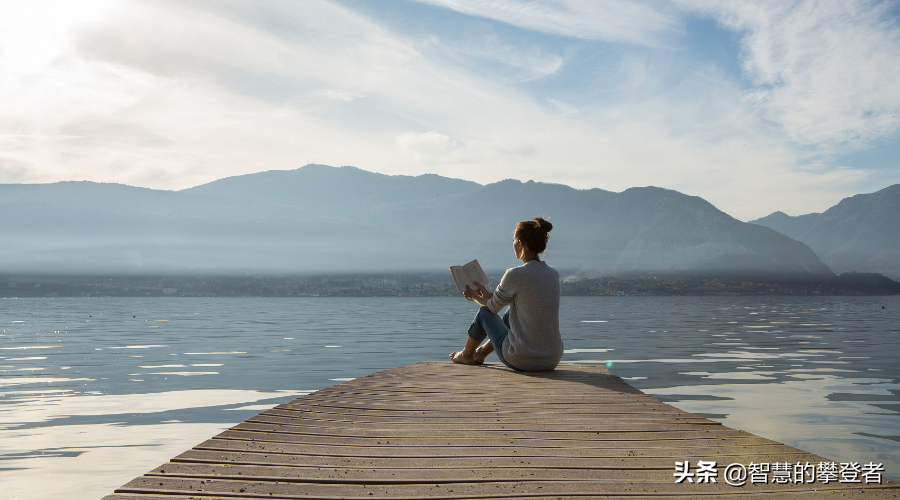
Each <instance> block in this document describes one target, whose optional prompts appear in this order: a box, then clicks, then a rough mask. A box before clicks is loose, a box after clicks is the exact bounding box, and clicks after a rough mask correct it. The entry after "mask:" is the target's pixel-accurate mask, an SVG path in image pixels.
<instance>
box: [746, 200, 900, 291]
mask: <svg viewBox="0 0 900 500" xmlns="http://www.w3.org/2000/svg"><path fill="white" fill-rule="evenodd" d="M751 222H752V223H754V224H759V225H761V226H766V227H769V228H772V229H774V230H776V231H778V232H780V233H782V234H784V235H787V236H790V237H791V238H794V239H795V240H798V241H802V242H803V243H806V244H807V245H809V246H810V248H812V249H813V251H815V252H816V254H817V255H818V256H819V257H821V258H822V260H823V261H824V262H825V263H826V264H828V266H829V267H830V268H831V269H832V270H833V271H834V272H836V273H845V272H851V271H853V272H878V273H881V274H884V275H885V276H888V277H890V278H893V279H895V280H900V184H894V185H893V186H890V187H887V188H884V189H882V190H881V191H878V192H876V193H871V194H858V195H856V196H851V197H849V198H844V199H843V200H841V202H840V203H838V204H837V205H835V206H833V207H831V208H829V209H828V210H826V211H825V212H823V213H820V214H819V213H813V214H806V215H800V216H797V217H791V216H790V215H786V214H784V213H783V212H775V213H773V214H771V215H768V216H766V217H763V218H761V219H757V220H755V221H751Z"/></svg>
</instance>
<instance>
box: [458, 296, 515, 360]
mask: <svg viewBox="0 0 900 500" xmlns="http://www.w3.org/2000/svg"><path fill="white" fill-rule="evenodd" d="M507 335H509V311H506V314H504V315H503V319H500V315H498V314H494V313H492V312H491V310H490V309H488V308H487V307H482V308H481V309H479V310H478V314H476V315H475V320H474V321H472V326H470V327H469V337H471V338H473V339H475V340H477V341H478V342H479V343H481V342H482V341H483V340H484V338H485V337H490V339H491V345H493V346H494V353H495V354H497V357H498V358H500V362H502V363H503V364H504V365H506V366H508V367H510V368H512V369H513V370H518V368H516V367H515V366H513V365H511V364H509V362H507V361H506V360H505V359H503V341H504V340H506V336H507Z"/></svg>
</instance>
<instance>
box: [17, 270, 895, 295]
mask: <svg viewBox="0 0 900 500" xmlns="http://www.w3.org/2000/svg"><path fill="white" fill-rule="evenodd" d="M489 277H490V280H491V284H492V285H494V286H496V284H497V283H498V282H499V281H500V278H501V275H499V274H496V275H495V274H491V273H489ZM561 292H562V295H564V296H623V295H626V296H632V295H646V296H689V295H698V296H710V295H785V296H801V295H826V296H848V295H896V294H900V283H897V282H895V281H893V280H890V279H889V278H886V277H884V276H882V275H879V274H875V273H846V274H843V275H840V276H838V277H834V278H832V277H827V276H822V277H809V276H804V277H791V276H781V277H779V276H743V277H742V276H731V277H721V276H720V277H700V276H697V277H691V276H600V277H573V276H570V277H566V278H564V279H562V280H561ZM455 295H459V290H458V289H457V288H456V286H455V284H454V283H453V281H452V279H450V276H449V273H445V272H434V273H390V274H341V275H319V276H285V275H282V276H266V275H249V274H248V275H244V276H53V275H37V276H35V275H30V276H29V275H25V276H12V275H6V276H4V275H0V297H2V298H26V297H28V298H53V297H431V296H455Z"/></svg>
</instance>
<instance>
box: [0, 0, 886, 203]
mask: <svg viewBox="0 0 900 500" xmlns="http://www.w3.org/2000/svg"><path fill="white" fill-rule="evenodd" d="M64 3H65V2H64ZM16 5H19V4H16ZM22 5H25V6H26V7H22V8H23V9H26V8H30V7H27V6H28V5H30V4H27V3H23V4H22ZM86 5H87V4H86ZM90 5H94V4H90ZM253 5H255V4H245V3H240V2H236V3H219V2H216V3H209V4H204V3H194V4H191V3H189V4H185V3H178V2H173V3H169V2H127V1H123V2H115V3H110V4H105V3H98V4H96V5H95V7H96V9H95V10H92V11H90V12H87V13H80V14H79V15H80V16H81V17H79V18H77V19H76V21H73V22H72V23H69V24H65V23H63V24H59V25H53V26H51V27H49V28H46V29H44V28H42V29H43V31H41V30H38V31H39V32H40V33H41V36H40V37H38V38H39V39H41V40H43V39H45V38H46V39H47V40H53V41H54V42H53V43H52V44H50V45H48V46H46V47H44V48H43V49H41V50H42V52H41V54H43V55H42V56H41V57H40V58H38V59H39V61H40V62H39V63H37V62H36V63H28V64H24V63H23V64H20V65H18V66H15V65H10V64H8V63H7V62H8V61H28V60H29V58H28V57H27V53H28V50H26V49H24V48H23V47H24V46H22V45H15V44H10V43H7V42H4V43H3V44H0V93H2V94H3V95H4V97H5V98H6V101H5V103H4V106H3V107H2V109H0V182H47V181H56V180H66V179H75V180H81V179H91V180H97V181H107V180H112V181H116V182H123V183H127V184H132V185H140V186H145V187H156V188H164V189H180V188H185V187H189V186H193V185H197V184H200V183H204V182H209V181H211V180H214V179H218V178H222V177H226V176H230V175H239V174H245V173H250V172H256V171H263V170H270V169H290V168H297V167H299V166H302V165H305V164H306V163H310V162H312V163H324V164H330V165H336V166H337V165H354V166H357V167H360V168H363V169H367V170H374V171H378V172H382V173H386V174H405V175H418V174H422V173H425V172H431V173H437V174H440V175H445V176H449V177H455V178H466V179H470V180H475V181H477V182H482V183H487V182H494V181H498V180H501V179H505V178H517V179H522V180H527V179H534V180H539V181H547V182H561V183H567V184H570V185H573V186H576V187H579V188H592V187H601V188H604V189H611V190H622V189H627V188H629V187H632V186H635V185H659V186H663V187H669V188H673V189H679V190H682V191H684V192H686V193H689V194H694V195H699V196H703V197H705V198H707V199H709V200H710V201H712V202H713V203H714V204H716V205H717V206H719V207H720V208H722V209H724V210H726V211H727V212H729V213H731V214H732V215H735V216H738V217H741V218H744V219H750V218H756V217H759V216H762V215H766V214H767V213H770V212H772V211H774V210H783V211H786V212H791V213H803V212H809V211H814V210H822V209H824V208H827V207H828V206H830V205H832V204H834V203H835V202H836V201H837V200H838V199H840V197H842V196H845V195H847V194H852V193H853V191H852V189H855V187H856V186H859V185H863V184H865V182H871V178H872V177H871V175H870V174H869V173H867V172H864V171H860V170H850V169H842V168H835V166H834V165H831V164H829V163H828V162H827V161H825V160H823V159H822V158H817V157H814V156H812V155H810V153H809V150H810V149H813V147H814V146H817V145H818V144H821V143H816V142H814V141H816V140H820V139H817V137H819V135H817V134H824V135H823V137H825V138H826V139H824V140H826V141H832V142H831V143H834V144H843V143H842V142H841V141H846V139H842V138H841V137H843V135H841V134H843V133H844V132H840V131H838V132H834V130H837V129H835V128H834V126H835V125H834V124H837V125H841V124H842V123H843V124H844V125H846V124H848V123H850V122H849V121H847V120H845V121H843V122H842V121H840V120H837V121H835V120H834V119H832V114H835V116H837V117H840V116H841V113H844V112H845V111H846V110H845V103H844V102H843V100H842V98H839V97H836V95H838V94H840V92H847V95H846V96H845V99H846V100H848V101H853V102H856V101H858V100H862V101H865V100H867V99H870V98H869V97H867V96H857V95H856V94H853V93H852V92H851V91H849V90H846V91H845V90H841V91H840V92H838V91H836V90H835V91H826V90H828V89H832V88H834V85H828V86H824V87H823V88H824V89H825V90H816V89H818V87H816V89H813V90H814V92H813V93H812V94H810V96H811V97H810V98H809V99H810V100H809V102H808V104H805V106H809V107H811V111H809V112H800V111H796V110H794V111H792V109H793V108H790V106H789V104H790V102H789V101H790V99H789V97H790V96H791V95H792V94H790V92H798V91H799V90H797V89H799V88H801V87H799V86H798V85H799V84H796V83H790V82H794V80H796V78H798V77H795V76H790V77H789V78H788V77H785V76H778V75H795V74H799V73H800V72H801V71H800V70H797V69H791V70H790V71H789V70H787V69H783V68H789V69H790V68H792V67H793V66H790V64H789V63H791V61H792V59H790V58H786V56H784V57H782V56H781V55H779V56H778V57H781V59H779V58H778V57H774V56H773V57H769V59H772V60H776V62H777V61H781V62H778V64H775V63H768V65H765V64H763V63H765V62H766V61H767V60H768V59H766V57H763V56H762V55H760V56H753V54H757V53H758V54H765V51H764V50H762V49H753V50H751V48H752V47H756V45H753V44H751V41H752V39H753V37H754V36H757V35H754V33H756V32H757V31H760V30H762V29H763V28H760V27H756V28H752V29H751V27H752V26H757V25H765V24H766V23H768V22H769V21H766V19H768V18H766V17H765V16H764V14H765V15H773V16H775V18H774V19H775V20H776V21H777V20H778V19H781V18H780V17H778V16H779V15H781V14H778V12H781V11H777V9H774V7H772V8H770V10H767V11H765V12H763V13H762V14H758V18H752V16H750V15H749V14H741V15H742V16H744V17H741V18H740V19H746V20H745V21H740V22H738V21H734V20H730V19H731V18H726V17H727V16H726V14H727V15H731V14H728V13H727V12H724V10H723V11H722V12H720V11H719V10H715V11H713V10H714V6H713V7H708V6H704V5H697V4H691V5H690V6H688V7H685V9H689V10H690V11H691V12H700V13H702V15H709V16H716V19H721V22H722V23H731V24H727V25H728V26H731V27H732V28H731V29H734V30H739V31H740V33H743V34H744V35H743V36H744V38H742V40H744V41H745V44H744V46H745V47H749V48H745V51H746V54H747V55H746V56H745V57H746V61H748V63H747V64H749V61H756V60H757V59H758V60H759V61H761V62H760V63H759V64H758V66H760V67H765V68H776V69H777V68H782V69H780V70H765V71H763V70H762V69H760V70H753V71H756V72H758V73H759V74H760V75H776V76H765V78H763V77H762V76H761V77H759V79H758V80H753V83H752V86H751V87H750V88H749V91H750V92H749V93H748V86H747V82H742V81H738V80H736V79H735V78H734V76H733V75H729V74H726V73H725V72H723V71H722V70H720V69H719V68H717V67H715V65H713V64H700V63H697V62H696V60H695V59H692V58H691V57H690V56H689V55H687V54H685V53H684V52H685V51H683V50H681V49H678V50H676V49H671V48H666V47H664V45H665V43H667V41H669V40H670V39H671V38H672V37H677V35H678V33H679V30H680V29H682V28H681V26H682V24H681V23H682V22H683V20H682V18H683V17H684V15H685V14H684V13H683V12H682V13H674V14H673V13H669V12H657V11H654V10H652V8H651V7H652V6H653V5H655V4H633V5H632V4H628V5H626V4H622V3H618V2H611V3H605V4H602V5H603V7H602V8H601V7H595V4H594V3H578V2H556V3H548V4H531V3H521V2H519V3H510V2H493V3H490V4H488V3H477V2H473V3H461V2H458V3H453V4H452V5H450V4H446V5H450V6H451V7H452V8H456V9H457V10H460V11H467V12H468V11H471V12H475V11H477V12H482V13H483V16H481V17H480V18H479V19H475V20H467V21H466V22H465V23H462V24H461V26H463V27H464V29H461V30H460V32H459V33H451V34H447V33H444V32H442V33H441V34H440V36H438V35H437V34H435V33H434V32H429V31H428V30H427V29H426V30H425V32H424V33H423V32H419V31H416V32H414V33H411V32H409V31H404V30H402V29H399V28H396V27H394V28H390V26H392V25H390V23H387V22H385V21H384V20H379V19H378V18H377V17H371V16H370V17H367V16H366V15H363V14H361V13H359V12H356V11H353V10H351V9H349V8H345V7H343V6H340V5H335V4H332V3H329V2H326V1H316V0H309V1H306V2H299V3H295V2H284V3H281V2H272V3H266V4H263V6H262V7H257V6H253ZM441 5H445V4H441ZM597 5H600V4H597ZM764 7H765V5H764ZM47 8H48V7H47V6H40V5H39V6H38V7H36V9H37V10H40V9H47ZM766 8H769V7H766ZM548 9H549V10H548ZM598 9H601V10H602V9H607V10H605V11H604V12H606V13H607V14H608V15H605V14H601V13H599V11H598ZM721 9H724V8H721ZM721 9H720V10H721ZM735 9H737V8H736V7H735ZM770 11H771V12H770ZM29 12H30V11H29ZM505 12H512V13H513V14H514V15H513V14H510V19H511V21H509V22H510V23H512V24H515V25H516V26H521V27H525V28H526V29H540V30H541V33H556V32H555V31H553V30H557V31H559V32H562V31H566V32H567V33H570V35H571V36H568V35H567V36H565V37H557V38H554V40H553V41H552V43H551V42H548V41H547V39H548V37H546V36H544V35H539V36H534V37H529V36H527V34H522V33H518V34H516V33H512V34H511V33H510V31H515V30H513V29H510V30H507V31H504V30H503V29H500V28H498V26H500V25H498V24H497V23H495V22H494V21H491V19H494V18H497V17H498V16H500V17H502V16H503V15H505V14H504V13H505ZM729 12H730V11H729ZM741 12H743V11H741ZM754 12H755V11H754ZM767 12H768V13H769V14H766V13H767ZM772 12H774V14H772ZM541 13H546V14H547V16H548V17H547V19H548V20H541V19H540V18H539V17H540V16H538V14H541ZM31 14H34V13H33V12H32V13H31ZM31 14H29V15H30V16H31ZM38 14H39V13H38ZM38 14H34V15H38ZM639 14H640V15H639ZM776 14H778V15H776ZM473 15H475V14H473ZM529 16H531V17H529ZM591 16H594V17H591ZM604 16H605V17H604ZM628 16H632V17H628ZM759 16H762V17H759ZM31 17H34V16H31ZM61 19H63V20H65V16H63V17H62V18H61ZM735 19H738V18H735ZM754 19H756V20H754ZM829 19H830V18H829ZM613 20H618V21H615V22H618V23H623V26H622V27H618V28H616V27H614V26H613V27H611V26H610V23H613ZM15 22H16V20H15V19H12V20H9V18H6V19H3V18H2V16H0V24H2V23H5V25H9V24H11V23H15ZM59 22H61V23H62V22H63V21H59ZM66 22H68V21H66ZM772 22H775V21H772ZM778 22H783V21H778ZM854 22H855V21H854ZM541 23H543V24H541ZM742 23H743V24H742ZM5 25H4V26H5ZM528 26H535V27H534V28H529V27H528ZM554 26H556V27H554ZM566 26H569V27H570V28H571V29H569V28H565V27H566ZM742 26H748V27H746V28H745V27H742ZM51 28H52V29H51ZM495 28H496V29H495ZM882 28H883V30H887V28H886V27H882ZM767 29H768V28H767ZM48 30H49V31H48ZM591 30H593V31H591ZM616 30H619V31H616ZM754 30H757V31H754ZM2 32H3V31H2V30H0V33H2ZM760 32H762V31H760ZM54 33H55V34H54ZM60 33H61V34H60ZM767 36H770V37H774V36H776V35H772V34H770V35H767ZM779 36H782V35H779ZM784 36H786V35H784ZM798 36H799V35H798ZM551 38H552V37H551ZM457 39H458V40H459V41H460V43H457ZM0 40H7V41H8V39H4V38H2V37H0ZM607 40H615V41H616V44H609V43H607V42H606V41H607ZM790 40H793V38H790ZM463 42H465V43H463ZM664 42H665V43H664ZM770 43H775V42H770ZM791 43H794V42H791ZM796 43H800V42H796ZM763 45H765V44H763ZM660 47H662V48H660ZM29 50H30V49H29ZM772 50H774V49H772ZM17 51H18V52H17ZM776 52H777V51H776ZM23 54H24V55H23ZM778 54H780V53H778ZM801 54H805V53H801ZM776 55H777V54H776ZM751 56H752V57H751ZM798 57H799V56H798ZM782 59H784V60H782ZM810 60H811V61H818V60H819V59H816V58H815V57H812V58H811V59H810ZM754 64H755V63H754ZM860 65H861V67H862V68H863V69H864V72H865V71H868V69H865V68H868V65H869V62H868V61H862V62H860ZM747 67H748V68H750V67H751V66H747ZM753 67H755V66H753ZM803 68H805V66H802V65H801V67H800V69H803ZM803 70H804V71H807V70H805V69H803ZM844 70H845V72H849V71H850V70H849V69H847V68H844ZM748 71H750V69H748ZM808 71H809V72H810V74H811V75H818V74H819V70H815V71H813V70H812V69H810V70H808ZM891 71H892V70H891ZM888 73H890V71H888ZM748 74H749V73H748ZM754 74H755V73H754ZM867 74H868V73H867ZM870 77H871V78H874V79H876V80H877V79H879V78H881V77H880V76H877V75H870ZM754 78H756V77H754ZM807 78H811V77H807ZM782 80H784V82H788V83H778V82H781V81H782ZM878 81H879V82H880V81H881V80H878ZM767 82H773V83H767ZM869 83H871V82H869ZM822 85H824V84H822ZM872 85H875V84H874V83H872ZM879 85H880V86H879ZM884 85H885V84H884V83H883V82H882V83H879V84H877V85H875V86H874V87H865V86H864V87H863V88H864V89H869V88H873V89H876V88H877V89H881V88H882V87H883V86H884ZM759 92H762V94H760V95H761V99H759V100H754V99H748V95H751V96H755V95H757V94H756V93H759ZM829 92H831V93H829ZM835 92H837V94H834V93H835ZM891 92H893V90H892V89H884V94H885V95H887V96H890V95H892V94H891ZM804 102H805V101H804ZM872 102H876V101H875V100H872ZM884 102H885V103H889V102H890V99H885V100H884ZM848 106H849V105H848ZM820 108H822V109H826V108H827V109H828V110H830V111H828V112H827V113H826V114H825V115H821V116H820V115H817V114H816V113H820V111H821V110H820ZM851 108H852V106H849V107H847V108H846V109H851ZM798 109H799V108H798ZM804 109H805V108H804ZM842 110H843V111H842ZM821 113H825V111H821ZM807 115H808V116H807ZM810 116H811V117H812V118H810ZM867 116H869V117H873V116H874V117H876V118H877V119H880V120H883V121H884V120H886V121H890V120H891V119H892V118H891V115H890V114H889V113H887V112H886V111H885V112H881V111H879V112H877V113H874V114H872V113H870V114H869V115H867ZM878 117H880V118H878ZM813 118H815V119H813ZM862 121H863V122H865V120H862ZM826 122H827V123H832V122H833V124H832V125H829V126H825V124H826ZM844 125H842V126H844ZM846 126H847V127H850V129H852V130H853V131H856V132H854V133H857V136H858V137H859V138H858V139H857V141H865V140H871V139H872V138H873V137H878V136H879V135H878V134H882V136H884V134H889V133H890V132H889V130H890V126H885V127H882V129H877V130H884V131H883V132H878V131H877V130H876V129H872V130H876V131H875V132H871V133H869V132H865V133H862V132H859V131H861V130H863V131H864V130H867V129H865V128H864V127H863V126H852V127H851V126H850V125H846ZM817 127H820V128H817ZM785 130H790V133H786V132H785ZM817 131H818V132H817ZM831 143H828V144H831ZM798 144H799V146H798ZM867 179H869V180H868V181H867ZM879 182H883V181H882V180H879ZM798 193H800V194H798Z"/></svg>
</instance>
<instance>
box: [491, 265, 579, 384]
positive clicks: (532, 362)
mask: <svg viewBox="0 0 900 500" xmlns="http://www.w3.org/2000/svg"><path fill="white" fill-rule="evenodd" d="M507 304H509V335H508V336H507V337H506V341H505V342H503V346H502V347H500V346H494V348H495V349H496V348H498V347H500V348H502V349H503V358H504V359H506V361H508V362H509V363H510V364H512V365H513V366H515V367H516V368H518V369H520V370H524V371H544V370H552V369H554V368H556V365H558V364H559V360H561V359H562V355H563V343H562V338H561V337H560V335H559V273H558V272H556V269H553V268H552V267H550V266H548V265H547V263H546V262H543V261H539V260H532V261H529V262H528V263H527V264H525V265H522V266H519V267H514V268H512V269H507V271H506V274H504V275H503V279H501V280H500V284H499V285H498V286H497V290H496V291H494V296H493V297H491V299H490V300H489V301H488V304H487V308H488V309H490V310H491V312H493V313H495V314H496V313H498V312H500V310H501V309H503V307H504V306H506V305H507Z"/></svg>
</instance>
